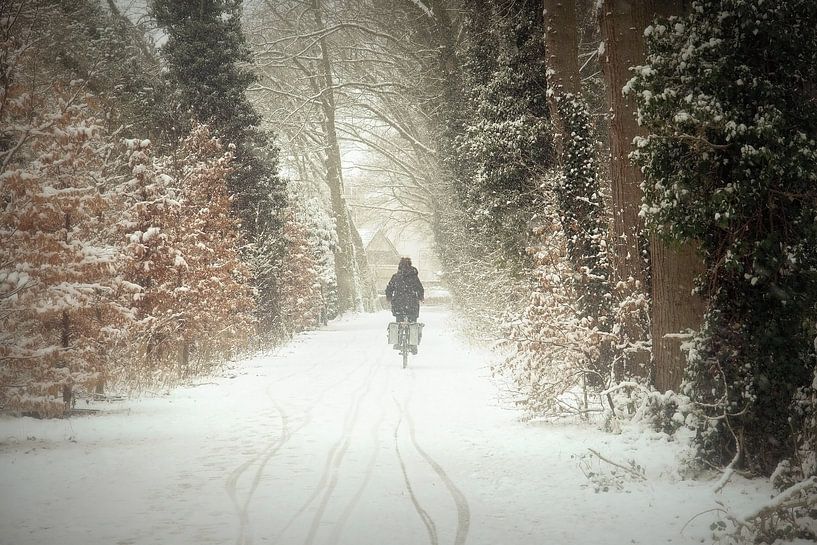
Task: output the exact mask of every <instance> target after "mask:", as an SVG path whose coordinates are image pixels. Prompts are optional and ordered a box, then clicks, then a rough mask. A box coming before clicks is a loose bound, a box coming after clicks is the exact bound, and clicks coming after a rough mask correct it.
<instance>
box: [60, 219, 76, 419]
mask: <svg viewBox="0 0 817 545" xmlns="http://www.w3.org/2000/svg"><path fill="white" fill-rule="evenodd" d="M68 222H69V220H68V217H67V216H66V220H65V223H66V226H67V225H68ZM60 341H61V343H60V344H61V345H62V348H63V349H64V350H68V347H69V346H70V344H71V317H70V315H69V314H68V311H67V310H63V311H62V320H61V321H60ZM63 365H66V366H67V364H63ZM69 374H70V372H69ZM73 398H74V388H73V385H71V384H63V386H62V401H63V403H65V410H66V411H67V410H68V409H70V408H71V405H72V402H73Z"/></svg>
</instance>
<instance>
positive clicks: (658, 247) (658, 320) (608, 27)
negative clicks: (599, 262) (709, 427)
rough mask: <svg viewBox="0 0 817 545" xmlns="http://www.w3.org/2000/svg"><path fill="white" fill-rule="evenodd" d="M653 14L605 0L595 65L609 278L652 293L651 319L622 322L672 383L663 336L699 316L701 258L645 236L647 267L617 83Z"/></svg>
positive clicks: (629, 121) (628, 131) (675, 359)
mask: <svg viewBox="0 0 817 545" xmlns="http://www.w3.org/2000/svg"><path fill="white" fill-rule="evenodd" d="M683 4H684V3H683V2H680V1H679V2H672V1H661V2H659V3H658V7H660V9H661V10H662V11H664V10H667V11H669V10H673V9H678V10H679V11H680V9H682V6H683ZM655 14H656V4H655V3H653V2H652V1H650V0H644V1H642V0H604V3H603V6H602V10H601V14H600V24H601V32H602V38H603V40H604V51H603V54H602V55H601V61H602V69H603V72H604V77H605V80H606V82H607V93H608V99H609V104H610V109H611V112H612V119H611V122H610V153H611V157H610V174H611V184H612V205H613V231H614V232H613V237H612V240H613V252H614V255H613V259H614V270H615V273H616V279H617V280H618V281H629V282H632V283H633V284H632V285H633V287H634V288H635V294H636V295H644V296H646V295H647V294H651V295H652V309H651V313H650V317H651V319H650V323H649V324H645V323H640V322H639V321H638V320H636V319H629V320H628V321H627V322H626V323H624V324H623V328H624V333H625V334H626V335H627V337H628V338H629V340H630V341H638V340H646V339H645V338H644V337H645V336H646V333H647V330H648V329H649V332H650V336H651V337H652V339H653V361H654V364H655V381H656V386H658V387H659V389H666V388H668V387H672V388H677V385H678V384H680V378H681V376H682V374H683V368H684V365H685V359H684V356H683V354H682V353H681V351H680V349H679V346H678V345H679V342H678V340H677V339H667V338H666V337H665V335H667V334H671V333H677V332H679V331H681V330H683V329H686V328H689V327H697V326H698V325H699V324H700V323H701V320H702V314H703V303H702V302H701V301H700V300H699V299H697V298H696V297H694V296H693V295H692V279H693V278H694V276H695V275H696V274H697V273H698V272H699V271H700V270H701V266H702V265H701V260H700V258H699V257H698V256H697V254H696V253H695V251H694V250H693V249H692V248H689V247H683V248H680V249H677V248H674V247H669V246H667V245H666V244H665V243H663V242H662V241H661V240H659V239H657V238H655V237H652V238H651V239H650V241H649V252H650V259H651V269H649V270H648V268H647V256H645V255H644V254H645V250H646V248H647V243H646V241H645V240H644V239H643V238H642V232H643V222H642V221H641V219H640V218H639V216H638V211H639V208H640V205H641V197H642V192H641V188H640V185H641V182H642V180H643V178H642V176H641V172H640V171H639V169H638V168H637V167H636V166H634V165H633V164H632V163H631V162H630V160H629V154H630V152H631V151H632V150H633V144H632V141H633V138H634V137H635V136H637V135H640V134H642V131H641V129H640V127H639V126H638V124H637V122H636V118H635V103H634V100H633V98H632V97H629V96H625V95H623V93H622V88H623V87H624V85H625V84H626V83H627V81H628V80H629V79H630V78H631V73H630V72H629V68H630V67H631V66H636V65H640V64H643V63H644V59H645V46H644V34H643V32H644V28H646V26H647V24H649V22H650V20H651V19H652V18H653V17H654V16H655ZM649 361H650V359H649V353H648V352H646V351H638V352H634V353H632V354H631V355H630V356H629V357H628V358H627V360H626V361H625V365H624V368H623V371H624V373H625V374H630V375H635V376H642V377H645V376H648V372H649V365H648V364H649Z"/></svg>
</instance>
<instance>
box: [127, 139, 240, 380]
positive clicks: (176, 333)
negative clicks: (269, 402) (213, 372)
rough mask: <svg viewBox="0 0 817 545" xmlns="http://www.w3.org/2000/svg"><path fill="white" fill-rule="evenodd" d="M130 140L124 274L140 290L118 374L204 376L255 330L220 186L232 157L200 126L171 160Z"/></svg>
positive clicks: (233, 228)
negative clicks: (135, 322)
mask: <svg viewBox="0 0 817 545" xmlns="http://www.w3.org/2000/svg"><path fill="white" fill-rule="evenodd" d="M126 146H127V148H128V152H127V153H128V159H129V165H130V169H131V173H132V177H131V178H130V179H129V180H128V181H127V182H126V183H125V184H123V186H122V191H123V193H124V194H125V195H126V199H125V203H126V204H127V209H126V212H127V213H126V215H125V217H124V218H123V220H122V221H121V222H120V225H121V227H122V229H123V230H124V233H123V238H125V240H126V241H127V248H126V249H127V254H126V257H127V259H126V264H125V277H126V279H127V281H128V282H129V283H131V284H133V285H136V286H139V288H140V291H139V292H138V293H137V294H136V295H135V296H134V297H133V303H132V304H133V307H134V308H135V310H136V312H137V319H138V328H136V330H135V331H134V335H133V338H132V339H130V341H131V342H130V343H129V347H128V348H129V349H128V350H127V351H126V353H127V356H128V357H127V360H129V364H128V365H125V366H124V367H122V368H121V369H120V375H121V376H120V377H119V378H120V379H121V380H124V381H126V382H128V383H129V384H131V385H133V384H137V385H138V384H143V385H149V384H151V383H162V384H164V383H167V382H172V381H173V380H178V379H180V378H186V377H190V376H194V375H199V374H202V373H205V372H207V370H208V369H209V366H210V365H213V364H216V363H219V362H220V361H223V360H224V359H226V358H227V357H229V356H230V355H231V354H234V353H235V352H236V351H237V350H240V349H242V348H243V347H245V346H246V345H247V339H248V337H249V336H250V335H251V334H252V332H253V327H254V318H253V311H254V301H253V297H252V289H251V277H250V273H249V270H248V268H247V267H246V266H245V265H244V263H243V262H242V261H241V260H240V258H239V253H238V252H239V246H240V243H241V238H240V236H239V233H238V219H237V218H236V217H235V216H234V214H233V211H232V207H231V206H230V199H229V196H228V195H227V192H226V182H227V176H228V174H229V172H230V170H231V162H232V155H231V154H230V153H229V152H224V150H223V149H222V147H221V144H220V143H219V142H218V141H217V140H216V139H215V138H213V137H212V136H211V135H210V132H209V129H208V128H207V127H206V126H199V127H196V128H194V130H193V132H192V133H191V134H190V135H189V136H188V137H186V138H185V139H184V140H183V141H182V142H181V144H180V147H179V153H178V155H177V156H176V157H174V158H172V159H171V158H162V159H160V160H154V159H153V158H152V157H150V142H149V141H147V140H142V141H140V140H132V141H126Z"/></svg>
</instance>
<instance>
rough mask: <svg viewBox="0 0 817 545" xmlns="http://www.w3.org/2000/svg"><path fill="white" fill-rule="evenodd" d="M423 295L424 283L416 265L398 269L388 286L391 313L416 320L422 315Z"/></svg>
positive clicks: (387, 298)
mask: <svg viewBox="0 0 817 545" xmlns="http://www.w3.org/2000/svg"><path fill="white" fill-rule="evenodd" d="M423 296H424V292H423V284H422V283H421V282H420V278H419V277H418V276H417V269H416V268H414V267H407V268H404V269H398V271H397V272H396V273H395V274H393V275H392V277H391V280H389V284H388V285H387V286H386V300H387V301H390V302H391V313H392V314H393V315H394V316H396V317H403V316H405V317H407V318H408V319H409V320H410V321H416V320H417V317H418V316H419V315H420V301H422V300H423Z"/></svg>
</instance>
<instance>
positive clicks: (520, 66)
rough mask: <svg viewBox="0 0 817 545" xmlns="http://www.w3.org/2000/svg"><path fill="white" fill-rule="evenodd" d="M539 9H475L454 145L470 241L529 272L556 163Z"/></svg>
mask: <svg viewBox="0 0 817 545" xmlns="http://www.w3.org/2000/svg"><path fill="white" fill-rule="evenodd" d="M534 4H536V2H529V1H526V0H514V1H511V2H505V3H503V4H501V5H492V6H491V7H490V8H489V9H485V7H484V6H481V5H477V4H470V5H469V6H468V10H467V13H468V15H467V19H466V22H465V29H466V31H467V36H468V41H467V43H468V45H467V47H466V49H465V51H464V52H463V55H462V57H463V59H464V60H463V74H464V75H463V87H464V101H465V102H466V103H467V104H468V107H467V108H466V111H469V112H472V113H471V115H470V116H467V117H466V118H465V119H464V122H463V126H462V129H461V131H460V132H459V134H457V135H456V137H455V139H454V145H455V149H454V160H453V163H454V164H453V166H454V171H455V176H456V178H457V180H456V185H455V187H456V189H457V192H458V193H459V196H460V198H461V199H462V202H463V203H464V205H465V212H466V214H467V216H468V217H469V219H470V221H469V223H470V228H471V230H472V234H474V233H477V234H479V235H480V238H483V237H484V239H485V242H486V243H487V244H488V246H489V247H495V248H502V249H503V251H502V252H501V253H500V254H499V255H498V256H497V257H499V262H500V263H503V262H504V263H505V265H506V266H508V267H510V268H512V269H517V270H518V269H520V267H521V266H525V265H530V261H529V259H528V254H527V252H526V250H525V249H526V247H527V244H528V235H529V222H530V220H531V219H532V218H533V217H534V216H535V215H536V213H537V211H538V210H539V209H540V208H541V206H542V204H543V198H542V194H541V192H540V191H539V184H540V183H541V176H542V174H543V173H544V171H545V170H546V169H547V167H548V166H549V165H551V164H552V162H553V158H554V157H553V155H554V154H553V149H552V142H551V135H552V133H553V130H552V127H551V124H550V121H549V114H548V105H547V99H546V91H547V82H546V72H547V67H546V64H545V44H544V20H543V17H542V13H541V9H534Z"/></svg>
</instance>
